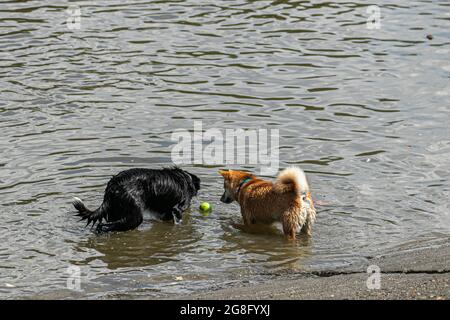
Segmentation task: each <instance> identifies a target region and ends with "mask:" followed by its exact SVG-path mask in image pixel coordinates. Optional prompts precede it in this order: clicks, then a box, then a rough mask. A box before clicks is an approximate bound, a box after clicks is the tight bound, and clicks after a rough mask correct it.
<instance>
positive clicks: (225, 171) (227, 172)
mask: <svg viewBox="0 0 450 320" xmlns="http://www.w3.org/2000/svg"><path fill="white" fill-rule="evenodd" d="M219 173H220V174H221V175H222V177H224V178H225V179H228V178H229V177H230V171H229V170H219Z"/></svg>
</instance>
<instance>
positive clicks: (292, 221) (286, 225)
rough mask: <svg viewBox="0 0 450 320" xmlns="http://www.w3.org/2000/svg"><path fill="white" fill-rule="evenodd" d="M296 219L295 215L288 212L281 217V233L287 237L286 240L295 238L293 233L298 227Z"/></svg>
mask: <svg viewBox="0 0 450 320" xmlns="http://www.w3.org/2000/svg"><path fill="white" fill-rule="evenodd" d="M296 220H297V219H296V216H295V215H292V214H291V213H290V212H288V213H287V214H285V215H284V216H283V219H282V221H281V223H282V225H283V233H284V235H285V236H286V237H287V238H288V240H295V234H296V233H297V228H298V224H297V221H296Z"/></svg>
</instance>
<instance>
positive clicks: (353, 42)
mask: <svg viewBox="0 0 450 320" xmlns="http://www.w3.org/2000/svg"><path fill="white" fill-rule="evenodd" d="M74 3H78V5H79V9H80V12H81V18H80V20H77V19H76V18H75V19H74V20H69V22H67V20H68V18H69V17H70V15H72V16H73V15H75V16H76V10H72V9H73V8H72V9H71V10H69V11H68V10H67V9H68V6H69V5H70V4H74ZM377 5H378V7H379V9H380V17H381V24H380V28H379V29H370V28H368V27H367V20H368V17H369V15H370V13H368V12H367V3H366V2H365V1H353V0H352V1H242V0H230V1H145V0H144V1H138V0H137V1H117V0H108V1H79V2H70V3H69V2H68V1H52V2H50V1H0V65H1V69H0V84H1V86H0V128H1V136H0V150H1V151H0V152H1V154H0V211H1V222H0V230H1V232H0V297H1V298H79V297H83V298H148V297H161V296H171V295H172V294H190V293H194V292H198V291H202V290H208V289H215V288H221V287H225V286H229V285H233V284H240V283H243V282H245V283H248V282H258V281H264V280H265V279H268V278H270V277H274V276H275V275H279V274H280V273H281V274H289V275H290V276H292V275H295V273H296V272H300V271H308V270H321V269H336V268H342V267H346V266H349V265H354V264H359V265H365V264H369V263H370V259H369V258H370V257H372V256H376V255H381V254H386V253H389V252H393V251H399V250H406V248H407V249H408V250H409V249H414V248H418V247H427V246H432V245H435V243H436V242H442V241H448V240H449V235H450V217H449V212H450V202H449V194H450V183H449V178H450V173H449V166H450V128H449V127H450V125H449V124H450V116H449V111H450V105H449V101H450V98H449V95H450V82H449V75H450V63H449V61H450V58H449V57H450V34H449V30H450V29H449V20H450V3H449V2H448V1H447V0H445V1H444V0H441V1H439V0H436V1H377ZM369 21H370V19H369ZM78 23H79V24H78ZM78 26H79V28H78ZM427 35H432V36H433V37H432V38H431V37H429V38H430V39H428V38H427ZM194 121H202V124H203V129H204V130H207V129H209V128H218V129H220V130H224V129H225V128H243V129H261V128H266V129H278V130H279V133H280V155H279V159H280V168H284V167H287V166H290V165H298V166H301V167H302V168H304V169H305V171H306V172H307V175H308V178H309V180H310V184H311V188H312V192H313V196H314V198H315V200H317V201H318V203H319V205H318V206H317V209H318V216H317V223H316V224H315V226H314V230H313V237H312V239H310V240H309V241H308V240H307V239H304V238H300V239H299V240H298V241H297V242H296V243H294V244H292V243H289V242H287V241H285V240H284V238H283V237H282V233H281V231H280V228H279V227H278V226H274V227H273V228H269V229H266V230H254V229H251V230H247V229H245V228H242V225H241V224H242V221H241V217H240V213H239V208H238V206H237V205H236V204H232V205H225V204H222V203H220V201H219V198H220V195H221V193H222V185H223V181H222V178H221V177H220V176H219V175H218V173H217V169H218V168H224V167H227V166H225V165H214V166H213V165H202V164H196V165H194V164H192V165H184V166H183V168H185V169H187V170H189V171H191V172H193V173H195V174H197V175H198V176H199V177H200V178H201V179H202V190H201V191H200V193H199V196H198V199H195V200H194V202H193V205H192V208H191V210H190V211H189V212H187V213H186V215H185V219H184V221H183V223H182V224H181V225H175V226H174V225H171V224H166V223H155V222H151V221H145V222H144V223H143V224H142V225H141V226H140V227H139V228H138V229H137V230H133V231H130V232H124V233H114V234H109V235H100V236H99V235H96V234H95V233H93V232H92V230H90V229H89V228H87V229H85V228H84V224H82V223H80V222H78V219H77V218H76V217H75V216H74V215H73V208H72V206H71V200H72V197H73V196H77V197H80V198H82V199H83V200H84V201H85V202H86V204H87V206H88V207H91V208H95V207H96V206H98V205H99V204H100V203H101V201H102V196H103V191H104V188H105V185H106V183H107V181H108V180H109V179H110V178H111V176H112V175H113V174H115V173H117V172H119V171H121V170H124V169H127V168H133V167H148V168H159V167H162V166H167V165H170V164H171V161H172V159H171V149H172V147H173V145H174V142H173V141H172V139H171V138H172V133H173V132H174V130H176V129H187V130H192V129H193V126H194ZM228 167H233V168H239V167H240V168H245V169H247V170H251V171H255V172H258V170H259V169H260V166H259V165H257V164H256V165H252V164H247V165H243V166H238V165H236V166H228ZM267 178H269V179H270V178H273V176H272V177H267ZM200 201H209V202H210V203H211V204H212V205H213V211H212V212H211V213H210V214H209V215H208V216H204V215H202V214H200V213H199V212H198V211H197V210H196V207H197V206H198V204H199V202H200ZM78 276H79V277H78ZM78 280H80V282H79V284H80V286H79V287H78V286H77V283H78V282H77V281H78ZM74 284H75V285H74ZM77 289H79V290H77Z"/></svg>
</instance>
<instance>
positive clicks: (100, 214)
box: [72, 197, 104, 227]
mask: <svg viewBox="0 0 450 320" xmlns="http://www.w3.org/2000/svg"><path fill="white" fill-rule="evenodd" d="M72 204H73V206H74V207H75V209H77V211H78V214H77V216H80V217H81V220H87V224H86V227H87V226H88V225H89V224H90V223H91V222H92V225H94V224H95V223H96V222H97V221H99V222H102V219H103V218H104V210H103V204H102V205H101V206H100V207H99V208H98V209H96V210H94V211H91V210H89V209H88V208H86V206H85V205H84V203H83V201H81V199H80V198H77V197H74V199H73V202H72Z"/></svg>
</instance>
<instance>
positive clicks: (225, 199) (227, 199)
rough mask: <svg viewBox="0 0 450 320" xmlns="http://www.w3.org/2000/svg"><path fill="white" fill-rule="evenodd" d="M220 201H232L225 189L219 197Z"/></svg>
mask: <svg viewBox="0 0 450 320" xmlns="http://www.w3.org/2000/svg"><path fill="white" fill-rule="evenodd" d="M220 201H222V202H223V203H232V202H233V199H232V198H231V197H230V196H228V194H227V191H225V192H224V193H223V195H222V197H220Z"/></svg>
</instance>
